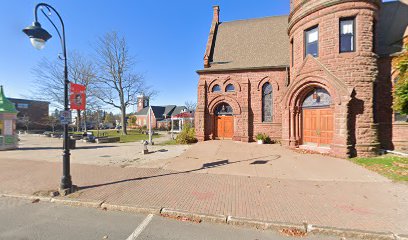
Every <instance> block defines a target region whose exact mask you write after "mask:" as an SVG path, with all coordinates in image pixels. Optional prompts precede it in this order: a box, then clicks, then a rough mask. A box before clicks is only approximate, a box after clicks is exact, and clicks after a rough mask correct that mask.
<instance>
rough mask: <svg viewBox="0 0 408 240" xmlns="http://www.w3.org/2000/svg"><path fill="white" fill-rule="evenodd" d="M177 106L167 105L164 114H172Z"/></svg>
mask: <svg viewBox="0 0 408 240" xmlns="http://www.w3.org/2000/svg"><path fill="white" fill-rule="evenodd" d="M176 107H177V106H176V105H167V106H165V109H164V113H163V114H164V115H166V116H171V114H172V112H173V111H174V109H175V108H176Z"/></svg>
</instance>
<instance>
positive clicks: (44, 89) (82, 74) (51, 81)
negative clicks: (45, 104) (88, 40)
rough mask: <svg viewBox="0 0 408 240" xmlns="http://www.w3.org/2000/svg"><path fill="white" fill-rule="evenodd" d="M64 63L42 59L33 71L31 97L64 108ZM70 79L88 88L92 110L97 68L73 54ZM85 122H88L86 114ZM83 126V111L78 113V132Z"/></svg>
mask: <svg viewBox="0 0 408 240" xmlns="http://www.w3.org/2000/svg"><path fill="white" fill-rule="evenodd" d="M62 70H63V63H62V61H49V60H48V59H45V58H44V59H42V60H41V61H40V62H39V64H38V65H37V66H36V67H35V68H34V69H33V73H34V75H35V77H36V79H35V81H34V86H33V90H32V91H31V95H32V96H33V97H34V98H35V99H39V100H44V101H49V102H51V103H52V104H53V105H54V106H56V107H58V108H62V107H63V106H64V72H63V71H62ZM68 74H69V75H68V78H69V80H70V81H71V82H74V83H77V84H81V85H84V86H85V87H86V107H87V108H92V107H93V106H94V105H95V104H97V99H96V98H95V97H94V96H93V95H92V91H90V90H91V89H90V87H92V83H93V81H94V79H95V67H94V65H93V63H92V62H91V61H89V60H88V59H86V58H85V57H84V56H82V55H81V54H79V53H78V52H72V53H71V54H70V55H69V58H68ZM84 115H85V120H86V114H85V112H84ZM80 124H81V111H79V110H78V111H77V131H79V128H80Z"/></svg>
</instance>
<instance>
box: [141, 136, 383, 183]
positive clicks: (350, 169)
mask: <svg viewBox="0 0 408 240" xmlns="http://www.w3.org/2000/svg"><path fill="white" fill-rule="evenodd" d="M145 166H147V167H156V168H157V167H160V168H164V169H169V170H177V171H192V170H195V171H196V172H200V173H212V174H230V175H241V176H257V177H271V178H280V179H292V180H312V181H348V182H388V181H389V180H388V179H386V178H385V177H383V176H380V175H379V174H377V173H374V172H371V171H369V170H367V169H365V168H363V167H361V166H358V165H356V164H354V163H352V162H350V161H349V160H346V159H339V158H333V157H328V156H323V155H320V154H304V153H298V152H295V151H292V150H289V149H287V148H284V147H281V146H280V145H278V144H274V145H258V144H256V143H242V142H234V141H207V142H202V143H198V144H196V145H193V146H192V147H190V148H189V149H188V150H187V151H185V152H184V153H182V154H181V155H180V156H178V157H175V158H172V159H168V160H166V161H155V162H150V163H146V165H145Z"/></svg>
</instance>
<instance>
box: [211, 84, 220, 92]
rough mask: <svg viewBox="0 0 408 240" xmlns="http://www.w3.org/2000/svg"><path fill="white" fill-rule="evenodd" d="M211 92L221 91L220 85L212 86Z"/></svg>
mask: <svg viewBox="0 0 408 240" xmlns="http://www.w3.org/2000/svg"><path fill="white" fill-rule="evenodd" d="M212 92H221V87H220V85H218V84H217V85H215V86H214V87H213V88H212Z"/></svg>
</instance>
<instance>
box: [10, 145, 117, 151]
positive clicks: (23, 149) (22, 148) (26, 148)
mask: <svg viewBox="0 0 408 240" xmlns="http://www.w3.org/2000/svg"><path fill="white" fill-rule="evenodd" d="M114 147H117V146H110V145H107V146H83V147H76V148H75V149H71V150H78V149H99V148H114ZM56 149H60V150H62V147H19V148H17V149H16V150H13V151H19V150H22V151H29V150H56Z"/></svg>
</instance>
